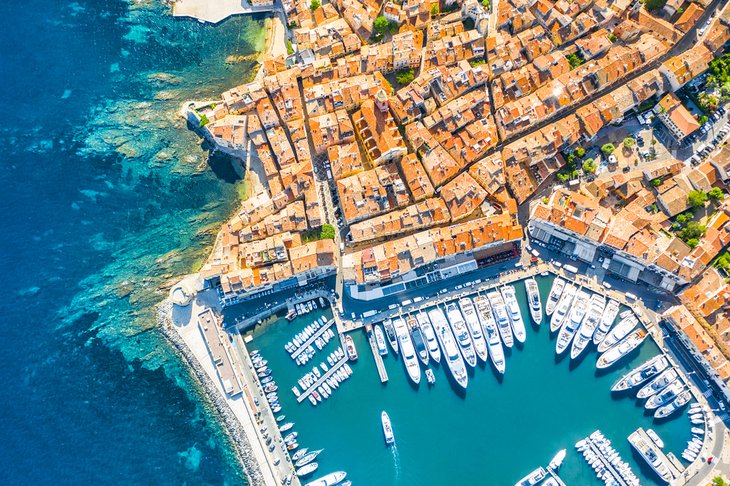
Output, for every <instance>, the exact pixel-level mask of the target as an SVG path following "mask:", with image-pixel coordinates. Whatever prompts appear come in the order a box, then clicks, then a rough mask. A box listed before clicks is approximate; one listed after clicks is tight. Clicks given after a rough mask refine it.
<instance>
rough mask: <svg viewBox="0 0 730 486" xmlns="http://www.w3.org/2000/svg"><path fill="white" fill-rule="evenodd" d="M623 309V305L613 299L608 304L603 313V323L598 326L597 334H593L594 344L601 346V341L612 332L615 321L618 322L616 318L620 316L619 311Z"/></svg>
mask: <svg viewBox="0 0 730 486" xmlns="http://www.w3.org/2000/svg"><path fill="white" fill-rule="evenodd" d="M620 307H621V304H619V303H618V302H617V301H615V300H613V299H609V300H608V304H606V309H605V310H604V311H603V317H602V318H601V323H600V324H599V325H598V329H596V332H595V334H593V344H595V345H596V346H598V345H599V344H601V341H603V339H604V338H605V337H606V335H607V334H608V331H610V330H611V326H613V321H615V320H616V316H617V315H618V310H619V308H620Z"/></svg>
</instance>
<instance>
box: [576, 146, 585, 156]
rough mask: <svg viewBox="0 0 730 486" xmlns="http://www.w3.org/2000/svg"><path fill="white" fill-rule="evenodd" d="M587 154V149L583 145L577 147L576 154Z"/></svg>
mask: <svg viewBox="0 0 730 486" xmlns="http://www.w3.org/2000/svg"><path fill="white" fill-rule="evenodd" d="M585 154H586V149H584V148H583V147H578V148H577V149H575V155H577V156H578V157H583V156H584V155H585Z"/></svg>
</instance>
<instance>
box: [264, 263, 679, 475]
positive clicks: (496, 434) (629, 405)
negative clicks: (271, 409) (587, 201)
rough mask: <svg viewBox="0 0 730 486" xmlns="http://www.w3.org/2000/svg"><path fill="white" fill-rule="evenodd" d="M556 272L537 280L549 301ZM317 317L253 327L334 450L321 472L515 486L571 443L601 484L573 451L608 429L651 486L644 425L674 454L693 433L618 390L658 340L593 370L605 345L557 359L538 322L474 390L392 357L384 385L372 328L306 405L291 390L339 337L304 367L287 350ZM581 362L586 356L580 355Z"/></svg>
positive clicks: (312, 431)
mask: <svg viewBox="0 0 730 486" xmlns="http://www.w3.org/2000/svg"><path fill="white" fill-rule="evenodd" d="M551 281H552V278H547V277H538V282H539V285H540V289H541V294H542V298H543V301H544V300H545V298H546V297H547V294H548V292H549V289H550V284H551ZM516 290H517V296H518V299H519V300H520V305H521V309H522V315H523V317H524V318H526V319H528V320H529V314H528V307H527V303H526V295H525V290H524V285H522V284H521V283H519V284H517V285H516ZM318 315H319V314H310V315H309V316H306V317H300V318H298V319H296V320H295V321H294V322H293V323H291V324H290V323H288V322H287V321H286V320H285V319H278V320H275V321H273V322H271V323H269V324H265V325H263V326H259V327H258V328H256V329H255V331H254V341H253V344H251V345H250V347H254V348H257V349H260V350H261V353H262V355H263V356H264V357H265V358H266V359H267V360H268V361H269V367H270V368H271V369H272V372H273V373H272V376H274V379H275V380H276V381H277V383H278V384H279V388H280V390H281V391H280V392H279V395H280V397H281V403H282V406H283V407H284V410H283V412H282V413H285V414H286V415H287V421H292V422H295V423H296V427H295V430H297V431H298V432H299V438H298V440H299V443H300V444H301V446H302V447H309V448H315V449H320V448H325V452H324V453H322V455H321V456H320V458H319V459H318V462H319V464H320V472H321V473H327V472H331V471H335V470H345V471H347V472H348V477H349V478H351V479H352V480H353V482H355V483H356V484H379V485H390V484H393V485H395V484H403V485H405V484H419V485H441V484H458V483H459V482H462V484H495V485H496V484H502V485H506V484H514V483H515V482H516V481H518V480H519V479H520V478H522V477H523V476H524V475H526V474H527V473H529V472H530V471H532V470H533V469H535V468H536V467H538V466H540V465H542V466H545V465H547V463H548V462H549V461H550V459H551V458H552V457H553V455H554V454H555V453H556V452H557V451H558V450H560V449H562V448H567V449H568V456H567V458H566V460H565V463H564V464H563V466H562V468H561V470H560V476H561V477H562V478H563V479H564V480H565V482H566V483H567V484H602V483H599V482H598V480H597V479H596V478H595V475H594V474H593V471H592V469H590V468H589V467H588V465H587V464H586V463H585V461H584V460H583V458H582V456H580V455H579V454H578V453H577V451H575V449H574V444H575V443H576V442H577V441H578V440H580V439H582V438H584V437H586V436H587V435H589V434H590V433H591V432H593V431H594V430H596V429H600V430H601V431H602V432H603V433H604V434H605V435H606V437H608V438H609V439H611V440H612V441H613V445H614V446H615V448H616V449H617V451H618V452H619V453H620V454H621V455H622V457H623V458H624V460H629V461H630V463H631V466H632V468H633V469H634V471H635V472H636V473H637V474H639V475H640V477H641V479H642V484H658V483H657V478H656V477H654V476H653V473H652V472H651V470H649V469H648V467H647V466H646V465H645V464H643V463H642V462H640V460H639V461H637V460H636V457H635V456H634V453H633V451H632V450H631V447H630V445H629V443H628V441H627V440H626V438H627V437H628V435H629V434H630V433H631V432H633V431H634V430H635V429H636V428H637V427H639V426H642V427H644V428H646V427H652V428H654V429H655V430H656V431H657V433H658V434H659V435H660V436H661V437H662V438H663V439H664V441H665V443H666V446H667V449H665V451H666V452H669V451H673V452H674V453H675V454H676V455H679V453H680V452H681V451H682V449H683V447H684V445H685V441H686V440H688V439H689V438H690V431H689V429H690V423H689V420H688V419H687V416H686V414H685V415H677V416H676V417H674V418H673V419H672V420H669V421H667V422H664V423H656V422H654V421H653V419H652V417H650V416H649V415H645V414H644V409H643V406H641V405H640V404H639V403H638V402H637V401H635V400H634V399H632V398H630V397H615V396H612V395H611V392H610V387H611V385H612V384H613V383H614V381H615V380H616V379H618V377H620V376H621V375H622V374H624V373H625V372H626V371H628V370H629V369H631V368H632V367H635V366H637V365H638V364H640V363H642V362H643V361H644V360H646V359H648V358H650V357H651V356H653V355H655V354H656V353H657V352H658V348H657V347H656V345H655V344H654V343H653V341H646V342H645V343H644V345H643V346H642V347H641V348H640V349H639V350H638V352H635V353H633V354H632V355H630V356H629V357H627V359H624V360H623V361H621V362H620V363H619V365H617V366H615V367H614V368H611V369H610V370H609V371H608V372H607V373H599V372H597V370H596V368H595V364H594V363H595V360H596V351H595V349H594V348H591V349H590V351H589V352H585V353H584V356H583V359H582V360H581V361H580V362H578V363H571V362H570V357H569V356H568V357H567V358H565V359H556V358H555V339H554V337H552V338H551V337H550V336H549V327H547V326H546V325H544V324H543V327H542V328H535V327H534V326H529V327H528V332H527V341H526V343H525V345H524V348H523V349H517V348H513V349H512V352H511V353H508V354H507V370H506V373H505V375H504V377H503V378H501V377H499V376H497V374H496V372H493V371H492V368H491V367H490V366H484V365H482V364H480V365H478V367H477V369H476V370H474V372H473V373H470V376H469V386H468V388H467V391H466V393H465V394H463V393H458V392H457V391H456V390H455V389H454V388H453V387H452V385H451V383H450V380H449V377H448V376H447V374H448V371H447V370H444V369H443V366H439V367H436V369H435V371H434V372H435V375H436V384H435V386H434V387H432V388H429V387H428V386H427V383H426V379H425V375H422V376H421V384H420V386H419V387H418V388H415V387H413V386H412V385H411V383H410V381H409V380H408V378H407V376H406V371H405V369H404V366H403V364H402V362H401V360H400V359H396V358H394V357H393V355H392V352H391V353H390V354H389V356H388V357H387V358H386V360H385V363H386V367H387V371H388V376H389V378H390V380H389V382H388V383H387V384H385V385H381V383H380V380H379V379H378V374H377V371H376V368H375V364H374V360H373V357H372V354H371V352H370V348H369V346H368V345H367V341H366V339H365V334H364V332H360V331H359V332H355V333H353V337H354V340H355V344H356V346H357V349H358V351H359V360H358V361H357V363H355V364H353V365H351V366H352V368H353V371H354V374H353V376H352V378H350V379H349V380H348V381H346V382H344V383H343V384H342V385H341V386H340V388H339V389H338V390H336V391H335V392H334V395H333V396H332V397H330V399H329V400H326V401H324V402H323V403H321V404H320V405H318V406H317V407H316V408H315V407H312V406H311V404H310V403H309V401H305V402H303V403H302V404H296V400H295V399H294V395H293V393H292V392H291V391H290V390H289V389H290V388H291V387H292V386H293V385H294V384H296V380H297V379H298V378H299V377H301V376H302V375H303V374H304V373H305V372H307V371H310V370H311V368H312V366H314V365H316V364H319V363H320V362H322V361H324V360H326V356H327V354H328V353H329V352H331V351H332V350H333V349H334V348H335V347H336V344H334V341H333V342H331V343H330V344H329V345H328V347H327V348H326V349H325V352H323V353H322V352H320V353H317V355H315V358H314V359H313V360H311V361H310V363H308V365H307V366H305V367H303V368H298V367H297V366H296V365H295V364H294V363H293V361H291V359H290V358H289V357H288V355H287V353H286V352H285V351H284V349H283V345H284V344H285V343H286V342H287V341H289V340H290V339H291V338H292V336H293V335H294V334H295V333H296V332H298V330H300V329H301V328H303V327H304V326H305V325H307V324H308V323H309V322H311V321H312V317H310V316H314V317H317V316H318ZM579 359H580V358H579ZM382 410H386V411H387V412H388V414H389V415H390V418H391V421H392V424H393V429H394V432H395V436H396V447H395V448H386V447H385V443H384V440H383V433H382V429H381V425H380V412H381V411H382Z"/></svg>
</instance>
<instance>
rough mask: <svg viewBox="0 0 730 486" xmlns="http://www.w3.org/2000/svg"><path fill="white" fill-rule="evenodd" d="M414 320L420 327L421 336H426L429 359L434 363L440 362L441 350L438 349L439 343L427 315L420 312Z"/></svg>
mask: <svg viewBox="0 0 730 486" xmlns="http://www.w3.org/2000/svg"><path fill="white" fill-rule="evenodd" d="M416 321H417V322H418V325H419V326H420V328H421V332H422V333H423V336H424V337H425V338H426V344H427V345H428V354H429V355H430V356H431V359H432V360H434V361H435V362H436V363H440V362H441V350H440V349H439V343H438V340H437V339H436V332H435V331H434V330H433V326H432V325H431V321H429V320H428V316H427V315H426V314H424V313H422V312H420V313H418V314H417V315H416Z"/></svg>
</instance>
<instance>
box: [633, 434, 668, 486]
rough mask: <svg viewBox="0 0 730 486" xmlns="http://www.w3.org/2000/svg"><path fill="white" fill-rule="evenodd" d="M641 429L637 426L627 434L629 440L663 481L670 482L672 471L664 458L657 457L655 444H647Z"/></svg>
mask: <svg viewBox="0 0 730 486" xmlns="http://www.w3.org/2000/svg"><path fill="white" fill-rule="evenodd" d="M641 431H642V429H641V428H639V429H638V430H636V431H635V432H632V433H631V435H629V442H630V443H631V445H632V446H633V448H634V449H635V450H636V452H638V453H639V454H640V455H641V457H643V458H644V460H645V461H646V462H647V463H648V464H649V465H650V466H651V468H652V469H653V470H654V472H656V473H657V474H658V475H659V477H660V478H662V480H663V481H664V482H665V483H671V482H672V481H674V475H673V474H672V471H671V470H670V469H669V467H668V466H667V465H666V464H665V463H664V460H663V459H662V458H661V457H659V455H658V454H657V452H656V450H654V447H655V446H654V445H652V444H649V443H648V442H647V441H646V439H644V437H643V436H642V435H641V434H640V432H641Z"/></svg>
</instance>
